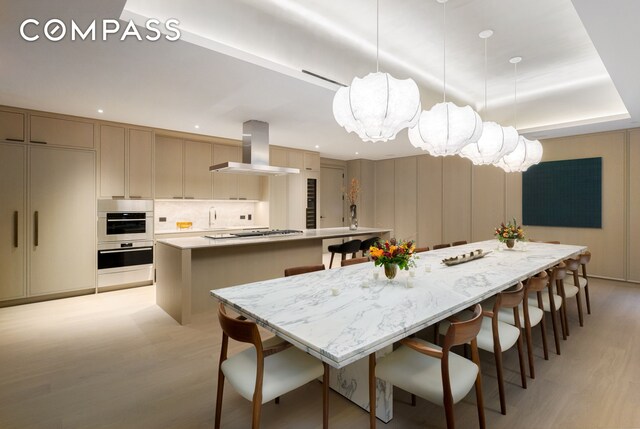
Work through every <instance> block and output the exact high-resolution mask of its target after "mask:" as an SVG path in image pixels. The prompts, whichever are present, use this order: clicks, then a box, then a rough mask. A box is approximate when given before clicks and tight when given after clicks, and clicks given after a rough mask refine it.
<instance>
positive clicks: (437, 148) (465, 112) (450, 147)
mask: <svg viewBox="0 0 640 429" xmlns="http://www.w3.org/2000/svg"><path fill="white" fill-rule="evenodd" d="M437 1H438V3H442V5H443V16H444V25H443V26H444V32H443V33H444V37H443V39H444V43H443V56H444V61H443V83H442V87H443V95H444V100H443V102H442V103H438V104H436V105H435V106H433V107H432V108H431V109H430V110H424V111H422V113H421V114H420V119H419V120H418V123H417V125H416V126H415V127H413V128H410V129H409V141H410V142H411V144H412V145H413V146H415V147H417V148H421V149H424V150H426V151H427V152H428V153H429V154H430V155H432V156H449V155H456V154H458V153H459V152H460V150H461V149H462V148H463V147H465V146H466V145H468V144H469V143H473V142H476V141H478V139H479V138H480V136H481V135H482V119H480V115H478V113H476V112H475V111H474V110H473V109H472V108H471V107H470V106H464V107H459V106H457V105H455V104H454V103H451V102H447V85H446V82H447V81H446V3H447V0H437Z"/></svg>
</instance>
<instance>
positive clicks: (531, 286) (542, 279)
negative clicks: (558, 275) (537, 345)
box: [522, 271, 549, 379]
mask: <svg viewBox="0 0 640 429" xmlns="http://www.w3.org/2000/svg"><path fill="white" fill-rule="evenodd" d="M548 286H549V276H548V275H547V273H546V272H545V271H543V272H541V273H540V274H538V275H537V276H535V277H531V278H529V279H528V280H527V283H526V284H525V286H524V299H523V300H522V309H523V310H522V312H523V315H524V325H525V339H526V341H527V357H528V360H529V376H530V377H531V378H532V379H533V378H536V373H535V369H534V365H533V341H532V333H531V319H530V317H529V300H528V297H529V294H530V293H532V292H535V294H536V297H537V299H538V308H539V309H540V310H542V319H540V331H541V334H542V349H543V351H544V359H545V360H549V346H548V345H547V329H546V326H545V322H544V305H543V304H542V292H543V291H544V290H545V289H546V288H547V287H548Z"/></svg>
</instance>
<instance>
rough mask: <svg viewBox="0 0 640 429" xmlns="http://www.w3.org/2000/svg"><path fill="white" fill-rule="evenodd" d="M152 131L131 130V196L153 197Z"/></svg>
mask: <svg viewBox="0 0 640 429" xmlns="http://www.w3.org/2000/svg"><path fill="white" fill-rule="evenodd" d="M152 183H153V140H152V136H151V131H145V130H129V197H130V198H148V199H151V198H153V184H152Z"/></svg>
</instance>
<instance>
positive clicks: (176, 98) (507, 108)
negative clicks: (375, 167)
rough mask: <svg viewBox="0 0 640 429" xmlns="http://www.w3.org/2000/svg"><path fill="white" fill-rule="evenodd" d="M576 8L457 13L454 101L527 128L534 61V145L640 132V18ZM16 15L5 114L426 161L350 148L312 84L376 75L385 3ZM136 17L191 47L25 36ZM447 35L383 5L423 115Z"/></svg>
mask: <svg viewBox="0 0 640 429" xmlns="http://www.w3.org/2000/svg"><path fill="white" fill-rule="evenodd" d="M125 3H126V4H125ZM574 3H575V9H574V5H573V4H572V3H571V1H570V0H536V1H535V2H531V1H527V0H511V1H509V2H504V1H502V0H450V1H449V2H448V3H447V27H446V28H447V62H446V65H447V75H446V78H447V93H448V98H449V99H452V100H454V101H455V102H457V103H459V104H461V103H465V104H471V105H472V106H474V107H475V108H477V109H478V110H479V112H480V114H481V116H482V117H483V119H485V120H494V121H498V122H500V123H502V124H503V125H513V124H514V120H515V119H514V109H513V91H514V71H513V66H512V65H511V64H509V63H508V59H509V58H511V57H512V56H515V55H519V56H522V57H523V58H524V59H523V62H522V63H520V65H519V66H518V106H517V112H518V113H517V126H518V129H519V130H520V131H521V132H523V133H525V132H526V133H528V135H529V136H533V137H537V138H543V137H551V136H559V135H568V134H577V133H581V132H592V131H600V130H607V129H618V128H624V127H632V126H637V123H636V122H635V120H637V119H639V118H640V90H639V87H640V86H639V85H638V84H637V83H636V81H637V79H634V77H635V76H638V75H639V72H640V59H639V58H638V57H637V56H633V55H632V54H631V53H632V52H633V48H634V46H633V43H634V41H636V40H640V37H639V36H640V34H638V32H639V31H640V30H638V29H637V28H636V27H635V22H633V21H636V20H637V17H640V2H637V1H634V0H626V1H623V0H619V1H617V2H616V8H615V10H614V9H613V8H611V7H608V6H607V4H606V3H607V2H602V1H599V0H574ZM576 9H577V11H576ZM0 10H1V11H2V13H1V14H0V40H1V41H2V43H1V44H0V58H2V59H3V60H2V62H0V104H5V105H13V106H19V107H25V108H33V109H41V110H47V111H56V112H62V113H68V114H73V115H80V116H90V117H99V118H102V119H107V120H114V121H122V122H129V123H134V124H142V125H149V126H154V127H160V128H167V129H177V130H182V131H188V132H197V133H202V134H209V135H218V136H222V137H229V138H237V139H239V138H240V135H241V130H242V122H244V121H246V120H249V119H258V120H263V121H267V122H269V123H270V125H271V128H270V134H271V143H272V144H277V145H283V146H290V147H298V148H305V149H310V150H319V151H320V152H321V153H322V155H323V156H329V157H334V158H340V159H352V158H358V157H363V158H370V159H379V158H384V157H389V156H402V155H411V154H416V153H421V151H419V150H417V149H415V148H413V146H411V144H410V143H409V142H408V138H407V135H406V132H402V133H400V134H399V135H398V137H397V139H396V140H395V141H390V142H386V143H375V144H372V143H363V142H361V141H360V139H359V138H358V137H357V136H355V135H354V134H347V133H346V132H345V131H344V130H343V129H342V128H340V127H339V126H338V125H337V124H336V123H335V120H334V119H333V114H332V111H331V104H332V99H333V94H334V92H335V89H336V88H337V86H335V85H333V84H328V83H326V82H324V81H322V80H320V79H317V78H314V77H310V76H308V75H305V74H303V73H301V70H303V69H304V70H309V71H312V72H314V73H317V74H319V75H322V76H326V77H327V78H330V79H333V80H335V81H338V82H343V83H346V84H348V83H349V82H350V80H351V79H352V78H353V77H354V76H363V75H365V74H367V73H369V72H372V71H375V39H376V37H375V1H374V0H350V1H349V2H345V1H339V0H333V1H329V0H325V1H320V0H298V1H294V0H216V1H209V2H203V1H201V0H181V1H180V2H176V1H171V0H155V1H152V0H128V1H126V2H125V0H110V1H108V2H105V1H98V0H56V1H42V0H22V1H20V2H16V1H12V0H0ZM120 17H122V19H126V20H128V19H134V20H135V21H136V22H137V23H140V24H143V23H144V22H145V21H146V19H147V18H158V19H160V20H166V19H169V18H176V19H178V20H179V21H180V29H181V30H182V40H181V41H178V42H173V43H172V42H167V41H160V42H148V41H143V42H138V41H136V40H127V41H124V42H121V41H119V40H118V39H117V38H111V39H110V40H108V41H107V42H103V41H95V42H89V41H70V40H64V41H62V42H58V43H53V42H49V41H47V40H46V39H44V40H43V39H42V38H41V40H38V41H36V42H32V43H29V42H25V41H23V40H22V39H21V38H20V36H19V32H18V28H19V26H20V23H21V22H22V21H23V20H24V19H26V18H36V19H39V20H40V21H41V22H45V21H47V20H48V19H51V18H59V19H62V20H63V21H65V22H66V23H70V21H71V19H73V20H75V21H76V22H78V23H80V24H81V26H82V24H83V23H84V25H86V24H88V23H89V22H90V21H91V20H93V19H102V18H120ZM634 18H635V19H634ZM583 22H584V24H585V25H586V27H587V29H585V26H583ZM487 28H490V29H492V30H494V32H495V34H494V36H493V37H492V38H491V39H489V41H488V81H487V87H488V109H486V110H485V109H484V71H483V64H484V45H483V42H482V41H481V40H480V39H479V38H478V33H479V32H480V31H481V30H483V29H487ZM442 29H443V25H442V5H440V4H439V3H437V2H436V0H402V1H399V0H394V1H392V0H380V35H379V37H380V69H381V70H383V71H388V72H390V73H392V74H393V75H394V76H395V77H397V78H407V77H411V78H413V79H414V80H416V82H417V83H418V84H419V86H420V90H421V95H422V102H423V108H429V107H430V106H431V105H433V104H434V103H436V102H438V101H440V100H441V99H442V66H443V52H442V33H443V31H442ZM592 40H593V42H592ZM594 45H595V46H594ZM601 58H602V59H601ZM603 60H604V62H605V63H604V64H603ZM605 65H606V67H605ZM610 75H611V77H610ZM612 78H613V80H612ZM616 89H617V90H616ZM619 94H620V95H619ZM98 108H101V109H104V113H103V114H98V113H97V109H98ZM627 111H628V112H629V113H630V114H631V117H630V118H629V113H627ZM196 124H197V125H199V126H200V128H199V129H197V130H196V129H195V128H194V126H195V125H196ZM316 145H318V146H320V149H315V146H316ZM356 152H358V154H357V155H356Z"/></svg>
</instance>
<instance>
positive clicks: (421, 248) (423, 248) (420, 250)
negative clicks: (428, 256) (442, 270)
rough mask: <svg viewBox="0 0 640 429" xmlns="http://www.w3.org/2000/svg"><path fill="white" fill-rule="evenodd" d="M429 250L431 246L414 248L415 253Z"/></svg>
mask: <svg viewBox="0 0 640 429" xmlns="http://www.w3.org/2000/svg"><path fill="white" fill-rule="evenodd" d="M428 251H429V246H426V247H416V248H415V249H413V253H422V252H428Z"/></svg>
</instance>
